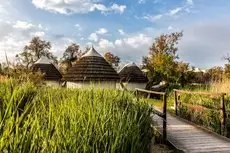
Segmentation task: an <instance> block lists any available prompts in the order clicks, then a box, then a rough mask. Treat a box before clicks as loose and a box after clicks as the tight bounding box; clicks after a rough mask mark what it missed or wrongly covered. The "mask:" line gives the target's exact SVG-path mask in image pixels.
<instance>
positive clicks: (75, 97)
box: [0, 81, 153, 153]
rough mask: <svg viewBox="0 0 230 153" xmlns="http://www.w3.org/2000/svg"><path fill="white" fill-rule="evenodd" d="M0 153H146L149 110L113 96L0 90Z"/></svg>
mask: <svg viewBox="0 0 230 153" xmlns="http://www.w3.org/2000/svg"><path fill="white" fill-rule="evenodd" d="M0 99H1V100H0V102H1V113H0V114H1V116H0V151H1V152H81V153H82V152H83V153H94V152H95V153H99V152H108V153H121V152H124V153H129V152H130V153H136V152H138V153H140V152H149V151H150V147H151V146H150V145H151V144H150V143H151V138H152V136H153V131H152V128H151V118H150V114H151V113H152V109H151V107H149V105H148V104H147V103H146V102H144V101H138V102H135V101H134V97H133V95H132V94H130V93H128V92H123V91H115V90H100V89H89V90H83V89H82V90H77V89H50V88H45V87H43V88H38V87H35V86H33V85H32V84H30V83H26V84H25V85H18V84H17V82H14V81H13V82H4V83H1V85H0Z"/></svg>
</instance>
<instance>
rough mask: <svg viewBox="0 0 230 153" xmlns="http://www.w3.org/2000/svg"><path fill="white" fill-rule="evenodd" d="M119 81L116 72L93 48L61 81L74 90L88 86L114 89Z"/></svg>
mask: <svg viewBox="0 0 230 153" xmlns="http://www.w3.org/2000/svg"><path fill="white" fill-rule="evenodd" d="M119 79H120V77H119V75H118V74H117V72H116V71H115V70H114V69H113V68H112V66H111V65H110V64H109V63H108V62H107V61H106V60H105V59H104V58H103V57H102V56H101V55H100V54H99V53H98V52H97V51H96V50H95V49H94V48H93V46H92V47H91V48H90V50H89V51H88V52H87V53H86V54H85V55H83V56H82V57H81V58H80V59H79V60H78V61H77V62H76V64H74V65H73V66H72V67H71V68H69V70H68V71H67V73H66V74H65V75H64V77H63V80H65V81H67V87H76V88H83V87H88V86H89V85H90V84H91V85H92V84H93V85H94V86H96V87H102V88H107V87H109V88H115V86H116V82H117V81H119ZM111 85H112V86H111Z"/></svg>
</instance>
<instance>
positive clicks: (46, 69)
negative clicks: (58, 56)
mask: <svg viewBox="0 0 230 153" xmlns="http://www.w3.org/2000/svg"><path fill="white" fill-rule="evenodd" d="M32 70H33V71H34V72H37V71H41V73H43V74H44V79H45V82H46V85H47V86H51V87H60V85H61V82H60V81H61V78H62V75H61V73H60V72H59V70H58V68H57V67H56V66H55V65H54V64H53V63H52V61H51V60H49V59H48V58H47V57H44V56H43V57H41V58H40V59H39V60H38V61H37V62H35V63H34V65H33V66H32Z"/></svg>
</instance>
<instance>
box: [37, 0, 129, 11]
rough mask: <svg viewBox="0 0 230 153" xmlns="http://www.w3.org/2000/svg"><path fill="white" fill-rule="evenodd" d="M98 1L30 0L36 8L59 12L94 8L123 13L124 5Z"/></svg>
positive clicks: (93, 9) (91, 9) (94, 9)
mask: <svg viewBox="0 0 230 153" xmlns="http://www.w3.org/2000/svg"><path fill="white" fill-rule="evenodd" d="M98 2H99V1H95V0H65V1H63V0H59V1H57V0H32V3H33V4H34V5H35V6H36V7H37V8H40V9H44V10H47V11H50V12H57V13H60V14H74V13H89V12H93V11H96V10H98V11H101V12H102V13H109V12H115V13H123V12H124V10H125V9H126V6H125V5H118V4H115V3H114V4H113V5H112V6H109V7H107V6H105V5H103V4H100V3H98Z"/></svg>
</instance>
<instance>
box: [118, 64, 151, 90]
mask: <svg viewBox="0 0 230 153" xmlns="http://www.w3.org/2000/svg"><path fill="white" fill-rule="evenodd" d="M119 76H120V78H121V82H122V83H123V85H124V87H125V88H126V89H127V90H130V91H133V90H135V88H140V89H145V88H146V85H147V83H148V78H147V77H146V76H145V75H144V74H143V72H142V71H141V70H140V68H139V67H138V66H137V65H136V64H135V63H129V64H127V65H125V66H124V67H123V68H122V69H121V70H120V72H119ZM119 88H121V86H119Z"/></svg>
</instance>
